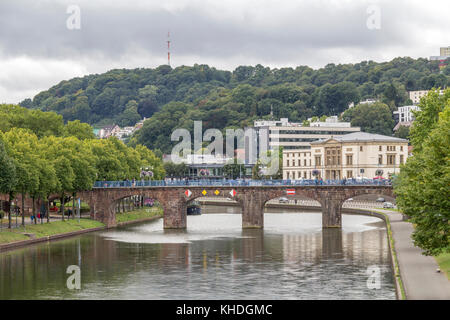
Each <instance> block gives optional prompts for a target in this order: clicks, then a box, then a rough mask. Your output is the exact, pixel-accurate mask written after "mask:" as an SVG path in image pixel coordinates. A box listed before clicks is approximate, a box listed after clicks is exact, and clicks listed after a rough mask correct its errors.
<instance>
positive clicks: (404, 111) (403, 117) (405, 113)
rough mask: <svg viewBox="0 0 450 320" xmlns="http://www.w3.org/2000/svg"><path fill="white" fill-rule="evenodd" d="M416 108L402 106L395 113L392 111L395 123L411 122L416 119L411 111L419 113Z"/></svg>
mask: <svg viewBox="0 0 450 320" xmlns="http://www.w3.org/2000/svg"><path fill="white" fill-rule="evenodd" d="M419 110H420V107H418V106H403V107H398V108H397V111H394V112H393V113H394V119H395V122H397V123H403V122H413V121H414V120H415V119H416V118H415V117H414V114H413V111H419Z"/></svg>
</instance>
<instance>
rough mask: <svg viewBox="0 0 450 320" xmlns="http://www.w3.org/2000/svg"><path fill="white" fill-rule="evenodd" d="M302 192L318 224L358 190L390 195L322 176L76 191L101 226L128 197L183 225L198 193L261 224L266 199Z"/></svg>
mask: <svg viewBox="0 0 450 320" xmlns="http://www.w3.org/2000/svg"><path fill="white" fill-rule="evenodd" d="M292 195H296V196H302V197H304V198H308V199H311V200H314V201H317V203H319V204H320V207H321V211H322V227H323V228H341V227H342V217H341V211H342V205H343V203H344V202H345V201H346V200H347V199H349V198H354V197H357V196H360V195H384V196H389V197H394V194H393V190H392V186H391V185H390V184H387V183H385V182H378V181H375V182H370V183H369V182H364V183H357V182H356V181H354V182H345V184H344V182H343V181H325V182H323V183H322V184H318V183H317V181H312V180H304V181H274V180H268V181H215V182H214V181H205V182H199V181H194V182H192V181H172V182H165V181H147V182H144V181H136V182H129V181H115V182H111V181H109V182H106V181H104V182H97V183H96V184H95V186H94V188H93V189H92V190H90V191H84V192H80V193H78V196H80V197H81V199H82V200H84V201H86V202H88V203H89V205H90V208H91V217H92V218H94V219H96V220H99V221H102V222H103V223H105V224H106V225H107V226H114V225H116V219H115V207H116V206H117V202H118V201H120V200H121V199H124V198H129V197H133V196H140V197H147V198H152V199H155V200H157V201H158V202H159V203H160V204H161V206H162V207H163V209H164V228H166V229H184V228H186V206H187V204H188V203H189V202H190V201H192V200H195V199H197V198H201V197H205V196H207V197H218V198H230V199H232V200H234V201H236V203H237V204H238V205H239V207H240V208H241V210H242V227H243V228H244V229H247V228H263V227H264V207H265V205H266V204H267V203H268V202H269V201H270V200H272V199H276V198H279V197H283V196H285V197H290V196H292Z"/></svg>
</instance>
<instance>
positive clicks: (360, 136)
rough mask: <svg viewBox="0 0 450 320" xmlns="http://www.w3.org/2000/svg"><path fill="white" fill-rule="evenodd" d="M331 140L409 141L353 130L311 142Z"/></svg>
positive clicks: (317, 142)
mask: <svg viewBox="0 0 450 320" xmlns="http://www.w3.org/2000/svg"><path fill="white" fill-rule="evenodd" d="M329 140H336V141H338V142H408V140H405V139H400V138H396V137H390V136H383V135H381V134H374V133H367V132H361V131H360V132H353V133H349V134H345V135H342V136H335V137H332V138H328V139H325V140H323V139H322V140H317V141H314V142H311V144H321V143H324V142H327V141H329Z"/></svg>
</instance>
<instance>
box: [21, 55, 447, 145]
mask: <svg viewBox="0 0 450 320" xmlns="http://www.w3.org/2000/svg"><path fill="white" fill-rule="evenodd" d="M449 84H450V66H449V67H447V68H445V69H443V70H440V69H439V66H438V62H437V61H429V60H427V59H423V58H419V59H412V58H408V57H406V58H396V59H393V60H392V61H389V62H382V63H377V62H373V61H363V62H360V63H356V64H339V65H335V64H328V65H327V66H325V67H324V68H320V69H317V70H314V69H312V68H310V67H307V66H299V67H296V68H280V69H270V68H268V67H264V66H262V65H256V66H239V67H237V68H236V69H235V70H234V71H232V72H230V71H222V70H217V69H215V68H212V67H209V66H207V65H197V64H196V65H194V66H192V67H189V66H180V67H177V68H171V67H170V66H167V65H162V66H159V67H157V68H154V69H149V68H140V69H132V70H129V69H115V70H111V71H109V72H106V73H104V74H95V75H88V76H85V77H82V78H74V79H71V80H68V81H62V82H60V83H59V84H58V85H55V86H53V87H51V88H50V89H49V90H47V91H43V92H41V93H39V94H37V95H36V96H35V97H34V98H33V99H32V100H31V99H26V100H24V101H22V102H21V103H20V105H22V106H24V107H27V108H32V109H39V110H42V111H54V112H56V113H58V114H60V115H62V116H63V118H64V121H66V122H67V121H73V120H80V121H82V122H87V123H89V124H91V125H93V126H102V125H106V124H112V123H115V124H119V125H120V126H127V125H134V124H135V123H136V122H137V121H139V120H140V119H142V118H143V117H146V118H149V119H148V120H147V121H145V123H144V126H143V128H142V129H141V130H139V131H137V133H136V134H135V135H134V136H133V137H132V139H131V144H132V145H134V144H143V145H145V146H147V147H149V148H151V149H160V150H161V151H162V152H169V151H170V149H171V147H172V145H173V143H172V142H171V141H170V135H171V133H172V132H173V130H174V129H175V128H187V129H192V128H193V121H194V120H202V121H203V128H204V129H205V130H206V129H208V128H218V129H225V128H233V127H234V128H236V127H239V128H243V127H245V126H248V125H251V124H252V122H253V120H255V119H259V118H269V114H270V111H271V110H273V116H274V117H275V118H280V117H287V118H289V119H290V120H292V121H300V122H301V121H303V120H305V119H307V118H309V117H312V116H323V115H340V114H341V113H342V112H344V111H345V110H346V109H347V108H348V104H349V103H351V102H354V103H355V104H357V103H358V102H359V101H362V100H364V99H366V98H378V99H379V100H380V101H381V102H382V104H383V106H380V108H384V109H383V110H384V111H385V110H387V109H386V106H387V107H388V108H389V109H390V111H393V110H394V109H395V108H396V107H397V106H400V105H404V104H407V103H409V101H408V100H409V99H408V94H407V91H412V90H428V89H431V88H437V87H442V88H443V87H447V86H448V85H449ZM385 113H386V112H385ZM385 116H386V115H383V117H385ZM350 120H351V119H350ZM379 122H383V123H384V121H379ZM388 122H389V121H388ZM390 126H393V124H392V122H389V123H388V127H387V128H386V127H385V128H382V129H374V130H375V131H376V130H379V131H378V132H380V133H381V132H384V133H385V132H387V131H389V130H392V128H391V127H390ZM368 131H370V128H368Z"/></svg>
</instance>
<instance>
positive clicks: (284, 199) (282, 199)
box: [278, 197, 289, 203]
mask: <svg viewBox="0 0 450 320" xmlns="http://www.w3.org/2000/svg"><path fill="white" fill-rule="evenodd" d="M278 202H279V203H289V199H288V198H286V197H281V198H279V199H278Z"/></svg>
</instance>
